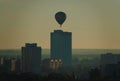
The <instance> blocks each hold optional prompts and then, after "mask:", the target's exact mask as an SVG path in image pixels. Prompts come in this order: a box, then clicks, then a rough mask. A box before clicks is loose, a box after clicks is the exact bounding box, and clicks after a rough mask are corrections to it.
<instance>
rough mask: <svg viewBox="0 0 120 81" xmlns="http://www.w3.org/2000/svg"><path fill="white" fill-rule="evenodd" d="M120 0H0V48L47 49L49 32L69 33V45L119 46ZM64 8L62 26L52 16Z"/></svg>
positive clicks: (100, 47)
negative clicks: (35, 46) (30, 45)
mask: <svg viewBox="0 0 120 81" xmlns="http://www.w3.org/2000/svg"><path fill="white" fill-rule="evenodd" d="M119 9H120V0H69V1H68V0H59V1H58V0H51V1H50V0H0V10H1V11H0V49H18V48H20V47H21V46H23V45H24V44H25V43H26V42H36V43H38V45H39V46H41V47H42V48H50V32H52V31H53V30H54V29H62V30H64V31H70V32H72V48H81V49H84V48H85V49H88V48H90V49H119V48H120V32H119V30H120V23H119V21H120V15H119V14H120V10H119ZM58 11H64V12H65V13H66V14H67V19H66V21H65V23H64V24H63V26H62V28H60V27H59V25H58V23H57V22H56V21H55V18H54V15H55V13H56V12H58Z"/></svg>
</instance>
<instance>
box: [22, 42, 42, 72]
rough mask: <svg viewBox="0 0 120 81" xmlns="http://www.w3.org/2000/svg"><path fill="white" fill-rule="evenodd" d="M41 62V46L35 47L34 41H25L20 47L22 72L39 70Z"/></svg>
mask: <svg viewBox="0 0 120 81" xmlns="http://www.w3.org/2000/svg"><path fill="white" fill-rule="evenodd" d="M40 64H41V47H37V44H36V43H32V44H30V43H26V46H25V47H22V71H23V72H33V73H39V72H40Z"/></svg>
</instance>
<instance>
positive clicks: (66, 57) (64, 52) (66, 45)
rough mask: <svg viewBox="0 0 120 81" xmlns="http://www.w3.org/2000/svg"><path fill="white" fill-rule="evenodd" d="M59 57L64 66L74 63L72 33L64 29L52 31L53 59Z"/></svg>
mask: <svg viewBox="0 0 120 81" xmlns="http://www.w3.org/2000/svg"><path fill="white" fill-rule="evenodd" d="M52 59H53V60H54V59H59V60H61V61H62V65H63V66H71V64H72V33H71V32H64V31H62V30H54V32H51V60H52Z"/></svg>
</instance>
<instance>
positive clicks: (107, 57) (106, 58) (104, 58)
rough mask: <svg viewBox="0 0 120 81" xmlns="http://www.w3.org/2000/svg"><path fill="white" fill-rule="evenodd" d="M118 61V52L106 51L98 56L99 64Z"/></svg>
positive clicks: (119, 57) (119, 58)
mask: <svg viewBox="0 0 120 81" xmlns="http://www.w3.org/2000/svg"><path fill="white" fill-rule="evenodd" d="M118 62H120V54H112V53H106V54H102V55H101V58H100V63H101V65H106V64H117V63H118Z"/></svg>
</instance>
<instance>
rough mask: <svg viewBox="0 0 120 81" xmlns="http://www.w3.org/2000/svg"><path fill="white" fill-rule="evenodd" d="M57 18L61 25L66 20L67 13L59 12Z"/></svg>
mask: <svg viewBox="0 0 120 81" xmlns="http://www.w3.org/2000/svg"><path fill="white" fill-rule="evenodd" d="M55 19H56V21H57V22H58V24H60V27H61V26H62V24H63V23H64V21H65V20H66V14H65V13H64V12H57V13H56V14H55Z"/></svg>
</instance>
